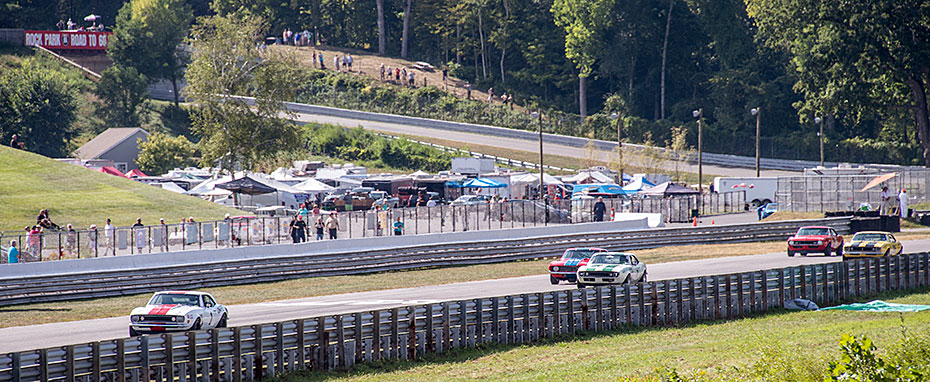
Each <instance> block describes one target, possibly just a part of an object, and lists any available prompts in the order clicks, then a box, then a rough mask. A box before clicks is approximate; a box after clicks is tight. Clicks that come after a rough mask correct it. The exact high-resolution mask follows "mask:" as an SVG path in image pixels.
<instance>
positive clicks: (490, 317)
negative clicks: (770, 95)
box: [0, 253, 930, 382]
mask: <svg viewBox="0 0 930 382" xmlns="http://www.w3.org/2000/svg"><path fill="white" fill-rule="evenodd" d="M928 285H930V255H928V254H927V253H920V254H912V255H903V256H894V257H883V258H871V259H858V260H854V261H845V262H837V263H827V264H816V265H802V266H797V267H789V268H783V269H772V270H760V271H753V272H744V273H737V274H724V275H713V276H701V277H690V278H683V279H676V280H663V281H651V282H648V283H636V284H626V285H620V286H609V287H597V288H587V289H579V290H564V291H553V292H546V293H533V294H520V295H511V296H501V297H491V298H477V299H467V300H459V301H446V302H440V303H433V304H425V305H413V306H406V307H401V308H393V309H385V310H375V311H360V312H356V313H349V314H342V315H334V316H322V317H312V318H305V319H298V320H291V321H283V322H275V323H268V324H259V325H251V326H243V327H235V328H220V329H211V330H206V331H196V332H195V331H192V332H187V333H171V334H168V333H166V334H161V335H153V336H142V337H133V338H121V339H117V340H110V341H100V342H92V343H88V344H79V345H70V346H65V347H59V348H50V349H39V350H31V351H23V352H17V353H12V354H5V355H3V356H0V381H17V382H18V381H38V380H41V381H59V380H65V381H74V380H76V379H79V380H85V381H94V382H96V381H103V380H106V381H114V380H116V381H123V380H133V381H138V380H144V381H151V380H155V381H174V380H175V379H178V380H182V381H184V380H204V381H206V380H211V381H213V380H224V381H232V380H236V381H240V380H245V381H252V380H259V379H263V378H265V377H270V376H274V375H276V374H280V373H283V372H288V371H295V370H300V369H310V370H316V371H326V370H333V369H336V368H348V367H351V366H353V365H354V364H356V363H359V362H368V361H376V360H381V359H395V360H397V359H400V360H406V359H418V358H421V357H422V356H423V355H424V354H427V353H443V352H446V351H448V350H450V349H453V348H464V347H474V346H476V345H478V344H482V343H505V344H519V343H527V342H533V341H536V340H538V339H541V338H551V337H553V336H556V335H561V334H567V333H575V332H578V331H606V330H612V329H615V328H619V327H623V326H654V325H674V324H679V323H686V322H696V321H704V320H718V319H730V318H734V317H742V316H745V315H747V314H754V313H759V312H765V311H768V310H770V309H777V308H779V307H781V306H782V304H783V302H784V301H786V300H788V299H793V298H806V299H810V300H812V301H814V302H816V303H817V304H818V305H821V306H825V305H830V304H835V303H838V302H841V301H847V300H852V299H855V298H859V297H865V296H870V295H874V294H876V293H880V292H883V291H886V290H907V289H914V288H920V287H925V286H928Z"/></svg>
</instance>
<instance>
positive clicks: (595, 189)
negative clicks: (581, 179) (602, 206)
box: [572, 184, 636, 199]
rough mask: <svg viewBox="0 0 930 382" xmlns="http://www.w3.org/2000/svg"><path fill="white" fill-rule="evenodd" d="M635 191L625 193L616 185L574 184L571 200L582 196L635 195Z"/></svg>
mask: <svg viewBox="0 0 930 382" xmlns="http://www.w3.org/2000/svg"><path fill="white" fill-rule="evenodd" d="M635 193H636V191H626V190H624V189H622V188H620V186H619V185H616V184H576V185H575V186H574V187H573V188H572V199H576V196H577V197H581V196H582V195H591V196H618V195H629V194H635Z"/></svg>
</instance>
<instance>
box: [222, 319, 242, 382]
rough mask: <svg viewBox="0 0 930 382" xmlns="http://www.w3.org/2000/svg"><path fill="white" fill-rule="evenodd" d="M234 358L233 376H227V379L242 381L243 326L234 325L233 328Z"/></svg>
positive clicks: (236, 381)
mask: <svg viewBox="0 0 930 382" xmlns="http://www.w3.org/2000/svg"><path fill="white" fill-rule="evenodd" d="M232 334H233V338H232V345H233V359H232V366H233V367H232V368H233V371H232V377H230V376H228V375H227V376H226V378H225V379H226V380H227V381H235V382H240V381H242V328H240V327H238V326H237V327H234V328H233V333H232Z"/></svg>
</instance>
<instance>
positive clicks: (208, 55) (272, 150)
mask: <svg viewBox="0 0 930 382" xmlns="http://www.w3.org/2000/svg"><path fill="white" fill-rule="evenodd" d="M264 31H265V28H264V24H263V22H262V20H261V19H259V18H258V17H256V16H239V15H236V14H229V15H227V16H213V17H208V18H203V19H201V20H200V23H199V25H197V26H196V27H195V28H194V29H193V32H192V37H191V40H190V42H191V45H192V48H193V53H192V61H191V64H190V65H189V66H188V69H187V81H188V86H187V87H186V88H185V95H186V96H187V97H188V99H189V100H190V101H191V102H192V103H193V104H196V105H198V108H196V109H194V110H193V111H194V112H193V115H192V119H193V131H194V132H195V134H197V135H199V136H200V137H201V140H200V143H199V148H200V151H201V153H202V160H203V162H204V163H205V164H212V163H214V162H219V164H220V165H221V166H222V167H223V168H224V169H227V170H231V169H233V168H234V166H241V167H242V168H246V169H251V168H252V166H253V165H254V164H255V163H256V162H258V161H259V160H261V159H263V158H266V157H268V156H273V155H276V154H278V153H281V152H286V151H289V150H292V149H293V148H294V147H296V145H297V143H298V135H299V129H298V128H297V127H295V126H294V125H293V124H292V123H290V122H288V121H287V120H286V119H284V118H282V116H283V115H284V114H286V113H287V109H286V108H285V106H284V101H290V100H292V99H294V97H295V93H296V90H297V86H298V83H299V81H298V78H299V77H298V76H299V71H298V70H297V66H296V64H295V63H294V62H293V60H292V59H291V58H290V57H287V56H282V55H280V54H275V53H272V51H271V50H267V51H265V50H260V48H259V46H258V44H257V43H256V42H257V41H261V38H262V36H263V33H264ZM237 96H243V97H251V98H241V97H237Z"/></svg>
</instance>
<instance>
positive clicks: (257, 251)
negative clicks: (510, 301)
mask: <svg viewBox="0 0 930 382" xmlns="http://www.w3.org/2000/svg"><path fill="white" fill-rule="evenodd" d="M647 228H649V227H648V225H647V221H646V219H639V220H627V221H620V222H601V223H579V224H570V225H559V226H551V227H537V228H514V229H499V230H489V231H472V232H451V233H437V234H425V235H412V236H383V237H371V238H361V239H352V240H323V241H314V242H307V243H301V244H275V245H264V246H249V247H238V248H223V249H208V250H207V249H205V250H190V251H180V252H166V253H153V254H140V255H127V256H115V257H98V258H93V259H73V260H58V261H51V262H40V263H19V264H3V265H0V280H2V279H6V278H22V277H30V276H50V275H64V274H80V273H97V272H107V271H121V270H132V269H145V268H150V267H152V268H154V267H171V266H178V267H182V266H187V265H193V264H205V263H207V264H213V263H222V262H227V261H242V260H250V259H256V260H257V259H263V258H272V257H282V256H285V257H286V256H306V255H313V254H333V253H351V252H353V251H360V250H386V249H387V250H389V249H392V248H411V247H419V246H423V247H428V246H430V245H436V244H449V243H455V242H463V243H466V242H467V243H475V242H493V241H498V240H502V239H531V238H534V237H547V236H558V235H567V234H576V233H596V232H616V231H626V230H640V229H647Z"/></svg>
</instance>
